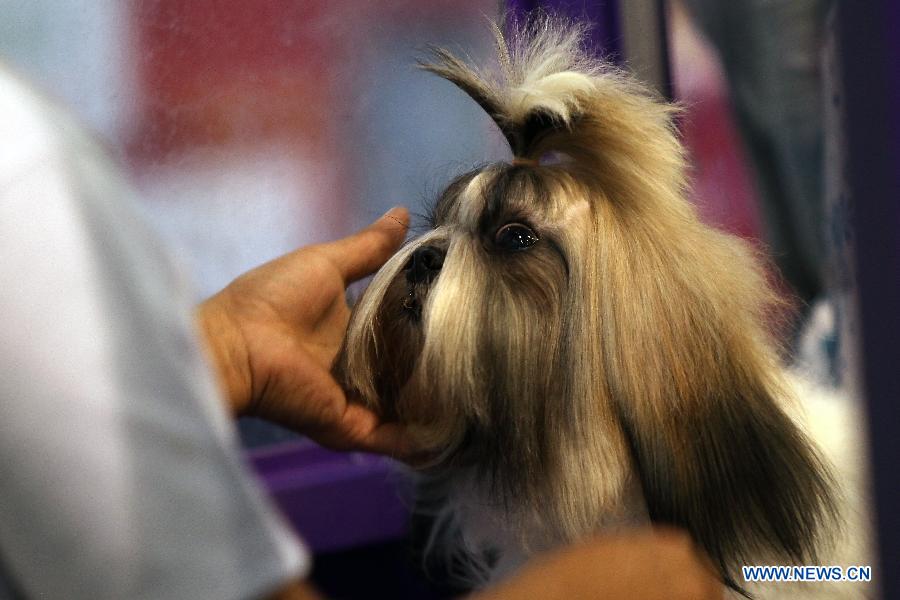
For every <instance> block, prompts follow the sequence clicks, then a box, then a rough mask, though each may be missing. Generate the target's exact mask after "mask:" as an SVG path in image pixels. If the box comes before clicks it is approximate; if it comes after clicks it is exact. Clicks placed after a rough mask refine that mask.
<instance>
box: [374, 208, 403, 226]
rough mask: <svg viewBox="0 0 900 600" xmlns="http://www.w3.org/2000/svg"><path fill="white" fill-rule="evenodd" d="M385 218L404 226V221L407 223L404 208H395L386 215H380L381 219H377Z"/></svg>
mask: <svg viewBox="0 0 900 600" xmlns="http://www.w3.org/2000/svg"><path fill="white" fill-rule="evenodd" d="M385 218H389V219H393V220H394V221H397V222H398V223H401V224H402V225H406V221H407V213H406V208H404V207H403V206H395V207H393V208H392V209H391V210H389V211H387V212H386V213H384V214H383V215H381V217H379V219H385Z"/></svg>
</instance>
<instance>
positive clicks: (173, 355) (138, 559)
mask: <svg viewBox="0 0 900 600" xmlns="http://www.w3.org/2000/svg"><path fill="white" fill-rule="evenodd" d="M133 202H134V200H133V198H132V194H131V191H130V190H129V188H128V187H127V185H125V184H124V182H123V181H122V180H121V178H120V177H119V175H118V174H117V172H116V169H114V168H112V167H111V166H110V163H109V161H108V159H107V158H106V157H105V156H104V153H103V152H102V151H101V150H100V149H98V146H97V145H96V143H95V142H94V141H92V140H91V139H89V138H88V137H87V136H86V135H85V134H84V133H83V132H82V131H80V130H79V129H78V128H77V127H76V126H74V125H73V124H72V122H71V121H70V120H69V118H67V117H66V115H64V114H63V113H62V112H61V111H59V110H57V109H55V108H54V107H52V105H50V104H49V103H47V102H45V101H44V100H43V99H41V98H40V97H39V96H37V95H36V94H34V93H33V92H31V91H30V90H29V89H28V88H27V87H26V86H24V85H23V84H21V83H20V82H18V81H16V80H15V79H14V78H12V77H11V76H9V75H8V74H7V73H6V72H5V71H3V70H2V68H0V597H2V596H3V595H4V586H5V587H6V588H7V590H6V593H7V594H10V593H11V594H21V595H24V596H25V597H41V598H67V599H69V598H73V599H75V598H91V599H104V598H116V599H119V598H148V599H149V598H252V597H258V596H260V595H264V594H265V593H267V592H270V591H273V590H275V589H277V588H278V587H280V586H281V585H282V584H284V583H285V582H286V581H288V580H289V579H291V578H296V577H301V576H303V575H304V574H305V572H306V570H307V569H308V554H307V552H306V550H305V549H304V548H303V546H302V545H301V544H300V543H299V542H298V541H297V540H296V539H295V538H294V537H293V535H292V534H291V533H290V531H289V529H288V527H287V526H286V524H285V523H283V522H282V519H281V517H280V516H279V515H278V514H277V512H276V511H275V510H274V509H273V507H272V506H271V505H270V503H269V501H268V500H267V498H265V497H264V495H263V494H262V493H261V491H260V490H259V488H258V487H257V485H256V484H255V482H254V481H253V480H252V477H251V476H250V475H249V473H248V470H247V468H246V466H245V465H244V463H243V461H242V460H241V456H240V452H239V450H238V446H237V442H236V437H235V434H234V431H233V427H232V424H231V422H230V421H229V419H228V417H227V415H226V414H225V412H224V408H223V406H222V401H221V399H220V398H219V396H218V390H217V388H216V384H215V382H214V380H213V378H212V376H211V374H210V371H209V369H208V367H207V366H206V364H205V362H204V360H203V357H202V356H201V352H200V350H199V348H198V342H197V341H196V335H195V334H194V331H193V321H192V317H191V311H192V307H191V299H190V297H189V295H188V294H187V293H186V292H185V287H184V286H183V285H182V284H181V283H180V280H179V278H178V276H177V273H176V271H175V269H173V267H172V265H171V263H170V261H169V260H168V259H167V257H166V254H165V253H164V252H163V251H162V249H161V248H160V244H159V242H158V241H157V240H156V239H155V238H154V237H153V236H152V235H151V234H150V233H149V232H148V231H147V229H146V227H145V225H144V224H143V223H142V221H141V220H140V219H139V218H138V217H137V211H136V208H135V206H134V205H133Z"/></svg>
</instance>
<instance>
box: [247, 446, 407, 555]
mask: <svg viewBox="0 0 900 600" xmlns="http://www.w3.org/2000/svg"><path fill="white" fill-rule="evenodd" d="M249 457H250V461H251V463H252V465H253V467H254V469H255V470H256V472H257V473H258V474H259V476H260V477H261V478H262V480H263V483H264V484H265V487H266V488H267V489H268V491H269V493H270V494H271V496H272V497H273V498H274V499H275V501H276V503H277V504H278V505H279V507H280V508H281V510H282V512H283V513H284V514H285V516H286V517H287V518H288V520H289V521H290V522H291V524H292V525H293V526H294V528H295V529H296V531H297V532H298V533H299V534H300V536H301V537H302V538H303V539H304V540H305V541H306V543H307V544H308V545H309V546H310V548H311V549H312V550H313V552H317V553H320V552H333V551H337V550H343V549H347V548H352V547H357V546H364V545H367V544H373V543H378V542H384V541H388V540H393V539H397V538H400V537H402V536H403V535H405V534H406V529H407V523H408V521H409V509H408V507H409V502H408V501H407V500H406V499H407V498H409V497H410V494H409V489H410V485H409V480H408V479H407V477H405V476H404V475H403V471H402V469H401V468H399V467H398V466H397V465H396V463H394V462H393V461H391V460H390V459H387V458H384V457H380V456H374V455H370V454H362V453H358V452H353V453H338V452H331V451H329V450H325V449H323V448H320V447H318V446H316V445H315V444H313V443H312V442H309V441H307V440H302V441H300V442H294V443H290V444H285V445H282V446H277V447H275V448H267V449H264V450H257V451H254V452H251V453H250V455H249Z"/></svg>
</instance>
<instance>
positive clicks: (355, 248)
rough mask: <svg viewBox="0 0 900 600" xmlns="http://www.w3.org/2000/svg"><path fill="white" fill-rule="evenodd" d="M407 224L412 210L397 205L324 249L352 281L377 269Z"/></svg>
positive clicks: (399, 242)
mask: <svg viewBox="0 0 900 600" xmlns="http://www.w3.org/2000/svg"><path fill="white" fill-rule="evenodd" d="M408 227H409V211H407V210H406V209H405V208H403V207H402V206H395V207H394V208H392V209H391V210H389V211H388V212H386V213H384V214H383V215H382V216H381V217H380V218H379V219H378V220H377V221H375V222H374V223H372V224H371V225H369V226H368V227H366V228H365V229H363V230H361V231H357V232H356V233H354V234H353V235H351V236H348V237H345V238H343V239H340V240H336V241H334V242H329V243H327V244H323V245H322V246H321V250H322V251H323V252H325V253H326V254H327V255H328V257H329V258H330V259H331V261H332V262H333V263H334V264H335V265H336V266H337V268H338V270H339V271H340V272H341V275H342V276H343V278H344V282H346V283H350V282H353V281H356V280H357V279H362V278H363V277H365V276H366V275H371V274H372V273H374V272H375V271H377V270H378V269H379V268H380V267H381V265H383V264H384V263H385V262H386V261H387V259H389V258H390V257H391V256H392V255H393V254H394V252H396V251H397V248H399V247H400V244H402V243H403V239H404V238H405V237H406V230H407V228H408Z"/></svg>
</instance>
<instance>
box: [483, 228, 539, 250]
mask: <svg viewBox="0 0 900 600" xmlns="http://www.w3.org/2000/svg"><path fill="white" fill-rule="evenodd" d="M539 239H540V238H539V237H538V236H537V234H535V233H534V231H532V230H531V228H529V227H528V226H526V225H522V224H521V223H507V224H506V225H504V226H503V227H501V228H500V229H498V230H497V234H496V235H495V236H494V243H496V244H497V247H499V248H501V249H502V250H509V251H513V252H515V251H518V250H526V249H528V248H530V247H532V246H534V245H535V244H536V243H538V240H539Z"/></svg>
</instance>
